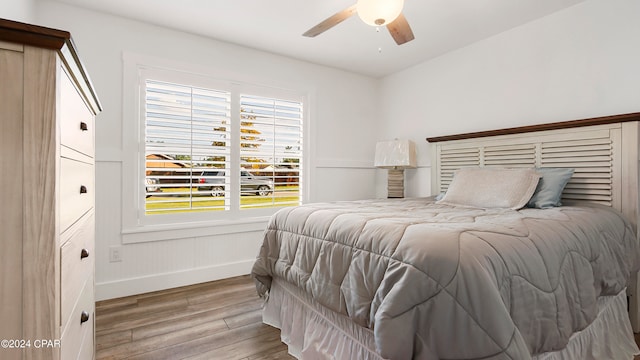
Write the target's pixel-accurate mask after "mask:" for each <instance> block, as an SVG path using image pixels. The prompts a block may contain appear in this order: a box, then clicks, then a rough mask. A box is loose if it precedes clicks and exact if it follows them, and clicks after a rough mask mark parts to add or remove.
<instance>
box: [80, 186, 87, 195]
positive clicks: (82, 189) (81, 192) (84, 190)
mask: <svg viewBox="0 0 640 360" xmlns="http://www.w3.org/2000/svg"><path fill="white" fill-rule="evenodd" d="M86 193H87V187H86V186H84V185H80V194H86Z"/></svg>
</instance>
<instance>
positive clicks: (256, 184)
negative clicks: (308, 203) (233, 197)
mask: <svg viewBox="0 0 640 360" xmlns="http://www.w3.org/2000/svg"><path fill="white" fill-rule="evenodd" d="M302 117H303V109H302V103H300V102H293V101H286V100H278V99H273V98H265V97H259V96H251V95H240V118H241V120H240V167H241V168H242V169H243V170H247V172H245V171H243V172H242V174H241V177H240V179H241V184H242V186H241V192H242V194H243V195H253V194H254V193H257V192H259V190H260V189H261V188H263V189H265V188H266V186H267V185H265V184H262V183H261V182H260V181H259V180H260V179H269V180H270V181H271V182H272V183H273V184H274V191H273V192H271V193H269V194H263V195H265V196H268V197H269V201H264V202H260V203H255V202H252V201H249V198H245V197H243V198H242V199H241V202H240V208H242V209H246V208H252V207H267V206H274V205H277V206H286V205H298V204H300V200H301V196H300V194H301V193H300V184H301V182H300V174H301V169H302V168H301V167H302Z"/></svg>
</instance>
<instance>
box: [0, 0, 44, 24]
mask: <svg viewBox="0 0 640 360" xmlns="http://www.w3.org/2000/svg"><path fill="white" fill-rule="evenodd" d="M35 2H36V0H3V1H0V18H2V19H8V20H13V21H20V22H25V23H32V22H33V21H34V18H35Z"/></svg>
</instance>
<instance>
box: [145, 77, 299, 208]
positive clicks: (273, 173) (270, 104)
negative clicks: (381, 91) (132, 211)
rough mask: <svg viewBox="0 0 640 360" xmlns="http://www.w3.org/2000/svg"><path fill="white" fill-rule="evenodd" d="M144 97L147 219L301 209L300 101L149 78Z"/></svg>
mask: <svg viewBox="0 0 640 360" xmlns="http://www.w3.org/2000/svg"><path fill="white" fill-rule="evenodd" d="M144 92H145V94H144V99H145V110H144V115H145V192H144V193H145V196H146V197H145V198H146V201H145V207H146V214H147V215H156V214H171V213H185V212H202V211H215V210H218V211H219V210H224V211H229V210H231V211H233V210H234V209H255V208H265V207H276V206H290V205H298V204H301V202H302V197H301V183H302V182H301V173H302V172H301V170H302V159H303V157H302V149H303V147H302V145H303V144H302V139H303V136H302V135H303V134H302V129H303V127H302V125H303V104H302V103H301V102H296V101H290V100H280V99H276V98H270V97H262V96H255V95H233V94H232V92H231V91H225V90H212V89H204V88H199V87H193V86H189V85H180V84H174V83H169V82H162V81H156V80H146V81H145V90H144ZM234 98H235V99H236V100H235V101H234V100H232V99H234ZM238 99H239V100H238ZM234 106H235V107H236V108H235V110H234V109H233V107H234ZM231 114H239V119H234V118H233V117H232V115H231ZM237 116H238V115H236V117H237ZM233 134H235V135H233ZM238 134H239V135H238ZM233 136H236V138H235V139H234V138H233ZM238 137H239V138H238ZM233 154H235V155H233ZM238 154H239V157H238ZM233 156H235V157H236V158H234V157H233ZM232 171H238V172H239V174H237V175H238V176H231V175H232V174H231V172H232Z"/></svg>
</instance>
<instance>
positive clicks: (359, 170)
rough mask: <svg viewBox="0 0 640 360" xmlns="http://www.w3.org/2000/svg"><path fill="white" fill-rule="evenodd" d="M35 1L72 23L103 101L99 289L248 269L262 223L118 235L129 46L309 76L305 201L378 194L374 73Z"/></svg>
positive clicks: (44, 15)
mask: <svg viewBox="0 0 640 360" xmlns="http://www.w3.org/2000/svg"><path fill="white" fill-rule="evenodd" d="M37 10H38V17H37V20H38V23H39V24H40V25H45V26H50V27H54V28H60V29H64V30H68V31H70V32H71V34H72V36H73V37H74V41H75V43H76V45H77V47H78V49H79V53H80V56H81V57H82V59H83V61H84V63H85V66H86V67H87V69H88V71H89V73H90V76H91V78H92V81H93V83H94V85H95V87H96V90H97V93H98V96H99V97H100V100H101V102H102V105H103V107H104V111H103V112H102V113H101V114H100V115H99V116H98V119H97V125H96V131H97V132H96V147H97V148H96V157H97V166H96V171H97V178H96V187H97V189H96V194H97V196H96V217H97V224H96V228H97V237H96V254H97V255H96V293H97V294H96V295H97V298H98V299H107V298H112V297H118V296H125V295H130V294H134V293H139V292H145V291H151V290H157V289H163V288H169V287H173V286H180V285H186V284H191V283H196V282H201V281H208V280H214V279H218V278H223V277H228V276H234V275H239V274H246V273H248V272H249V270H250V267H251V265H252V262H253V259H255V256H256V255H257V253H258V248H259V245H260V242H261V233H262V232H261V231H251V232H245V233H236V234H228V235H207V234H201V233H197V234H196V233H194V232H192V231H190V230H182V231H179V236H178V237H179V239H174V240H166V241H155V242H144V243H137V244H125V245H122V235H121V230H122V229H121V225H122V224H121V218H122V204H121V199H122V195H121V194H122V186H123V185H122V184H123V181H122V180H121V176H122V171H123V158H124V157H125V156H126V154H123V141H122V139H123V134H122V122H123V121H125V120H123V119H126V116H123V99H122V94H123V64H122V56H123V55H122V54H123V52H132V53H136V54H141V55H146V56H150V57H155V58H162V59H168V60H170V61H175V62H179V63H181V64H193V65H194V67H198V68H202V67H207V68H209V69H211V71H212V72H214V73H215V72H216V71H220V72H221V74H223V76H225V78H231V79H233V78H236V77H239V78H241V80H245V79H255V80H256V81H257V82H259V83H261V84H267V85H269V84H274V83H275V84H282V83H285V84H286V83H291V84H305V86H306V89H307V90H308V91H309V93H310V94H311V97H312V99H311V103H310V104H311V109H310V119H308V120H309V121H311V129H312V134H311V137H310V141H311V154H310V157H309V159H308V160H309V164H310V165H311V166H312V169H311V175H312V176H311V177H312V179H311V196H310V199H309V201H328V200H338V199H339V200H345V199H363V198H371V197H373V196H375V184H374V181H373V179H374V178H375V173H376V172H375V169H374V168H373V159H372V156H373V155H372V154H373V149H374V147H375V142H376V140H377V139H376V135H377V130H376V129H377V126H376V123H377V118H376V117H377V112H376V109H375V108H373V107H372V104H376V99H377V84H378V82H377V80H375V79H371V78H367V77H363V76H359V75H354V74H351V73H347V72H343V71H338V70H335V69H331V68H327V67H322V66H318V65H313V64H309V63H305V62H300V61H296V60H292V59H288V58H285V57H280V56H276V55H272V54H268V53H265V52H260V51H256V50H252V49H248V48H243V47H239V46H235V45H232V44H228V43H223V42H219V41H215V40H211V39H206V38H203V37H198V36H195V35H191V34H186V33H181V32H177V31H173V30H170V29H166V28H160V27H156V26H152V25H148V24H144V23H140V22H136V21H132V20H127V19H124V18H120V17H114V16H110V15H106V14H101V13H96V12H92V11H88V10H84V9H80V8H76V7H73V6H70V5H66V4H62V3H57V2H50V1H44V0H43V1H41V2H39V4H38V8H37ZM336 84H340V86H336ZM265 226H266V224H265ZM120 245H122V259H123V261H122V262H114V263H112V262H109V259H108V250H109V247H111V246H120Z"/></svg>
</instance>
